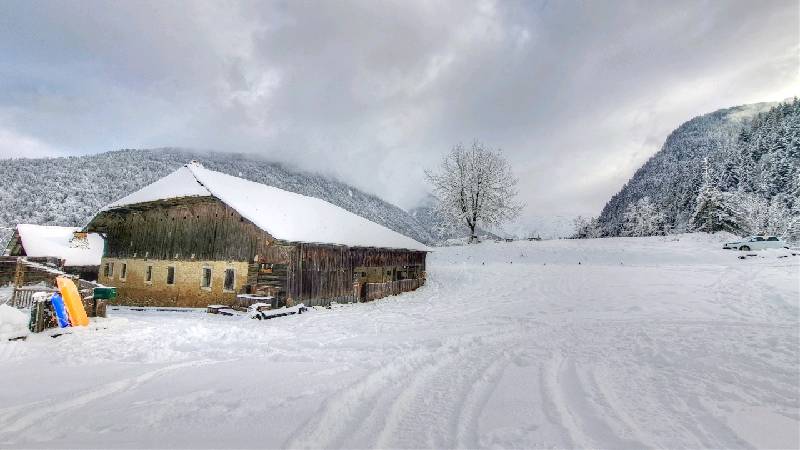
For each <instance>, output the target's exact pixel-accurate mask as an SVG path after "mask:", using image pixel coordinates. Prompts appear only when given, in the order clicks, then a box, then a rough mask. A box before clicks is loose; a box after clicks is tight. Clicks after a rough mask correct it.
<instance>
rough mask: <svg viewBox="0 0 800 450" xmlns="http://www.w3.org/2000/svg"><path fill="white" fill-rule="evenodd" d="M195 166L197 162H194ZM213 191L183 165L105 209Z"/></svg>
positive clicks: (208, 195) (204, 195)
mask: <svg viewBox="0 0 800 450" xmlns="http://www.w3.org/2000/svg"><path fill="white" fill-rule="evenodd" d="M192 165H193V166H194V165H195V164H192ZM210 196H211V193H210V192H208V189H206V188H204V187H203V186H202V185H201V184H200V183H198V182H197V180H196V179H195V177H194V175H193V174H192V171H191V170H189V168H188V166H183V167H181V168H180V169H178V170H176V171H175V172H172V173H171V174H169V175H167V176H165V177H164V178H161V179H160V180H158V181H156V182H154V183H151V184H148V185H147V186H145V187H143V188H141V189H139V190H138V191H136V192H134V193H133V194H130V195H128V196H126V197H123V198H121V199H119V200H117V201H115V202H114V203H111V204H109V205H106V207H105V208H103V209H102V210H103V211H107V210H109V209H114V208H119V207H120V206H126V205H134V204H137V203H146V202H154V201H157V200H167V199H171V198H179V197H210Z"/></svg>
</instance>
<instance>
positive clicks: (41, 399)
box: [0, 235, 800, 448]
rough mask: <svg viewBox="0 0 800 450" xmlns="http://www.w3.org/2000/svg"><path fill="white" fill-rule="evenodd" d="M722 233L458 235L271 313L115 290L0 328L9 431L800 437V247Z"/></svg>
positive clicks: (406, 438) (326, 441) (118, 436)
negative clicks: (357, 295) (520, 238)
mask: <svg viewBox="0 0 800 450" xmlns="http://www.w3.org/2000/svg"><path fill="white" fill-rule="evenodd" d="M714 239H716V238H715V237H713V236H705V235H686V236H677V237H669V238H613V239H590V240H555V241H541V242H528V241H524V242H510V243H507V242H501V243H494V242H489V243H483V244H479V245H471V246H464V247H447V248H441V249H438V250H437V251H436V252H435V253H432V254H431V255H430V258H429V264H428V275H429V278H428V281H427V283H426V285H425V286H424V287H422V288H420V289H419V290H417V291H414V292H410V293H406V294H403V295H399V296H395V297H388V298H385V299H381V300H378V301H374V302H370V303H362V304H354V305H350V306H348V307H346V308H336V309H331V310H322V309H314V310H313V313H310V314H302V315H293V316H289V317H285V318H281V319H276V320H268V321H258V320H252V319H249V318H247V317H242V316H239V317H228V316H220V315H214V314H206V313H205V312H204V310H196V311H188V312H180V313H176V312H160V311H155V310H148V311H136V310H133V309H123V308H120V309H115V308H109V315H110V316H111V317H112V318H113V319H108V321H98V322H99V323H100V324H102V326H100V327H97V328H98V329H86V330H82V329H75V330H74V332H73V333H72V334H68V335H64V336H61V337H59V338H57V339H51V338H49V337H46V336H42V337H39V336H32V337H30V338H28V340H27V341H26V342H24V343H11V342H7V343H5V344H3V343H2V342H0V372H1V373H2V375H1V376H0V379H1V381H0V382H3V383H9V384H10V385H12V386H14V387H15V389H13V390H12V389H9V390H7V391H3V392H0V402H2V407H0V424H2V426H0V446H4V447H11V448H30V447H39V448H41V447H47V448H51V447H59V446H60V447H70V448H75V447H81V448H83V447H103V448H123V447H124V448H131V447H136V448H164V447H170V448H178V447H180V448H187V447H188V448H232V447H237V448H752V447H769V448H798V447H800V442H798V438H799V437H798V434H797V429H798V426H800V421H799V419H798V418H800V409H798V408H799V406H798V405H800V392H799V391H798V389H797V373H798V372H797V366H798V361H800V346H798V344H797V343H798V338H797V336H798V335H800V292H799V291H800V286H798V284H797V283H798V278H797V277H798V270H800V257H797V256H794V257H792V256H789V257H785V258H779V257H778V256H781V255H780V254H779V253H778V252H765V253H764V257H761V256H759V257H756V258H748V259H746V260H739V259H737V256H739V255H740V253H741V252H731V251H727V250H722V249H721V244H720V242H714V241H713V240H714ZM723 240H724V239H723ZM579 263H580V264H579ZM120 318H124V319H127V322H126V321H124V320H123V321H120V320H121V319H120ZM115 320H116V321H120V322H116V323H115V322H113V321H115ZM106 328H107V329H106ZM4 345H5V346H4ZM4 349H6V350H12V349H13V351H3V350H4ZM4 355H6V356H4ZM4 358H5V359H4ZM265 418H269V432H268V433H242V432H241V430H262V429H264V423H265V422H264V421H265ZM45 419H46V420H45ZM64 430H69V433H65V432H64Z"/></svg>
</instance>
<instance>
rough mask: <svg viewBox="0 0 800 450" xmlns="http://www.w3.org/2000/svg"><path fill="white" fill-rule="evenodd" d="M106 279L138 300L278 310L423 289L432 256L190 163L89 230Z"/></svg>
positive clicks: (363, 222) (311, 204)
mask: <svg viewBox="0 0 800 450" xmlns="http://www.w3.org/2000/svg"><path fill="white" fill-rule="evenodd" d="M86 230H87V231H89V232H96V233H102V234H103V235H104V236H105V238H106V248H105V253H104V256H103V259H102V267H101V271H100V275H99V281H100V282H101V283H103V284H106V285H109V286H116V287H117V292H118V298H119V299H120V300H121V301H123V302H125V303H128V304H137V305H153V306H156V305H157V306H187V307H189V306H191V307H199V306H206V305H208V304H211V303H225V304H230V303H234V302H237V301H238V302H244V303H247V302H251V301H265V302H271V303H273V304H274V305H276V306H279V305H292V304H298V303H305V304H306V305H324V304H328V303H330V302H331V301H333V300H336V301H340V302H341V301H360V300H368V299H374V298H379V297H382V296H385V295H391V294H396V293H399V292H403V291H408V290H413V289H416V288H417V287H419V286H420V285H422V283H423V282H424V278H425V258H426V252H427V251H428V248H427V247H426V246H424V245H422V244H420V243H419V242H416V241H415V240H413V239H411V238H408V237H406V236H403V235H401V234H399V233H397V232H394V231H391V230H389V229H387V228H385V227H383V226H380V225H378V224H376V223H374V222H371V221H369V220H367V219H364V218H363V217H360V216H358V215H356V214H353V213H350V212H348V211H346V210H344V209H342V208H340V207H338V206H335V205H333V204H330V203H328V202H325V201H323V200H320V199H317V198H312V197H306V196H303V195H300V194H295V193H292V192H287V191H284V190H281V189H278V188H275V187H271V186H266V185H263V184H259V183H255V182H252V181H248V180H244V179H241V178H237V177H233V176H230V175H226V174H223V173H219V172H214V171H211V170H208V169H205V168H204V167H203V166H202V165H200V164H198V163H194V162H193V163H190V164H187V165H185V166H183V167H181V168H180V169H178V170H176V171H175V172H173V173H171V174H169V175H167V176H166V177H164V178H162V179H160V180H158V181H156V182H154V183H153V184H151V185H149V186H146V187H145V188H143V189H141V190H139V191H137V192H135V193H133V194H131V195H129V196H127V197H125V198H123V199H121V200H119V201H117V202H114V203H112V204H110V205H108V206H106V207H105V208H103V210H102V211H101V212H100V213H99V214H97V216H95V217H94V219H92V221H91V222H90V223H89V225H87V227H86Z"/></svg>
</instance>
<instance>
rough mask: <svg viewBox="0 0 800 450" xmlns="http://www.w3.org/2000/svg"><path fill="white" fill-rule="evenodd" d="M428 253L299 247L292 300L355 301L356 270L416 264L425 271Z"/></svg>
mask: <svg viewBox="0 0 800 450" xmlns="http://www.w3.org/2000/svg"><path fill="white" fill-rule="evenodd" d="M425 256H426V253H425V252H416V251H406V250H388V249H377V248H359V247H354V248H348V247H344V246H332V245H319V244H297V245H296V246H295V247H294V251H293V252H292V253H291V261H290V263H289V271H288V277H289V278H288V289H287V290H288V297H289V298H290V299H292V301H294V302H295V303H297V302H300V301H302V302H306V303H311V304H317V302H309V300H312V299H325V300H327V301H324V302H320V303H322V304H326V303H328V302H329V301H330V299H342V300H348V299H352V298H353V294H354V291H353V269H354V268H355V267H362V266H364V267H396V266H408V265H416V266H418V267H420V271H424V270H425Z"/></svg>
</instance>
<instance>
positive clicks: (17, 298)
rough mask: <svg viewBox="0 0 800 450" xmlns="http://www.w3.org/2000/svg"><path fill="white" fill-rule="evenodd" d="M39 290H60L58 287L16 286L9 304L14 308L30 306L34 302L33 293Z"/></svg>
mask: <svg viewBox="0 0 800 450" xmlns="http://www.w3.org/2000/svg"><path fill="white" fill-rule="evenodd" d="M37 292H58V289H56V288H51V287H43V286H22V287H18V288H14V293H13V294H12V296H11V301H10V302H9V304H10V305H11V306H12V307H14V308H30V307H31V305H32V304H33V294H35V293H37Z"/></svg>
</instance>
